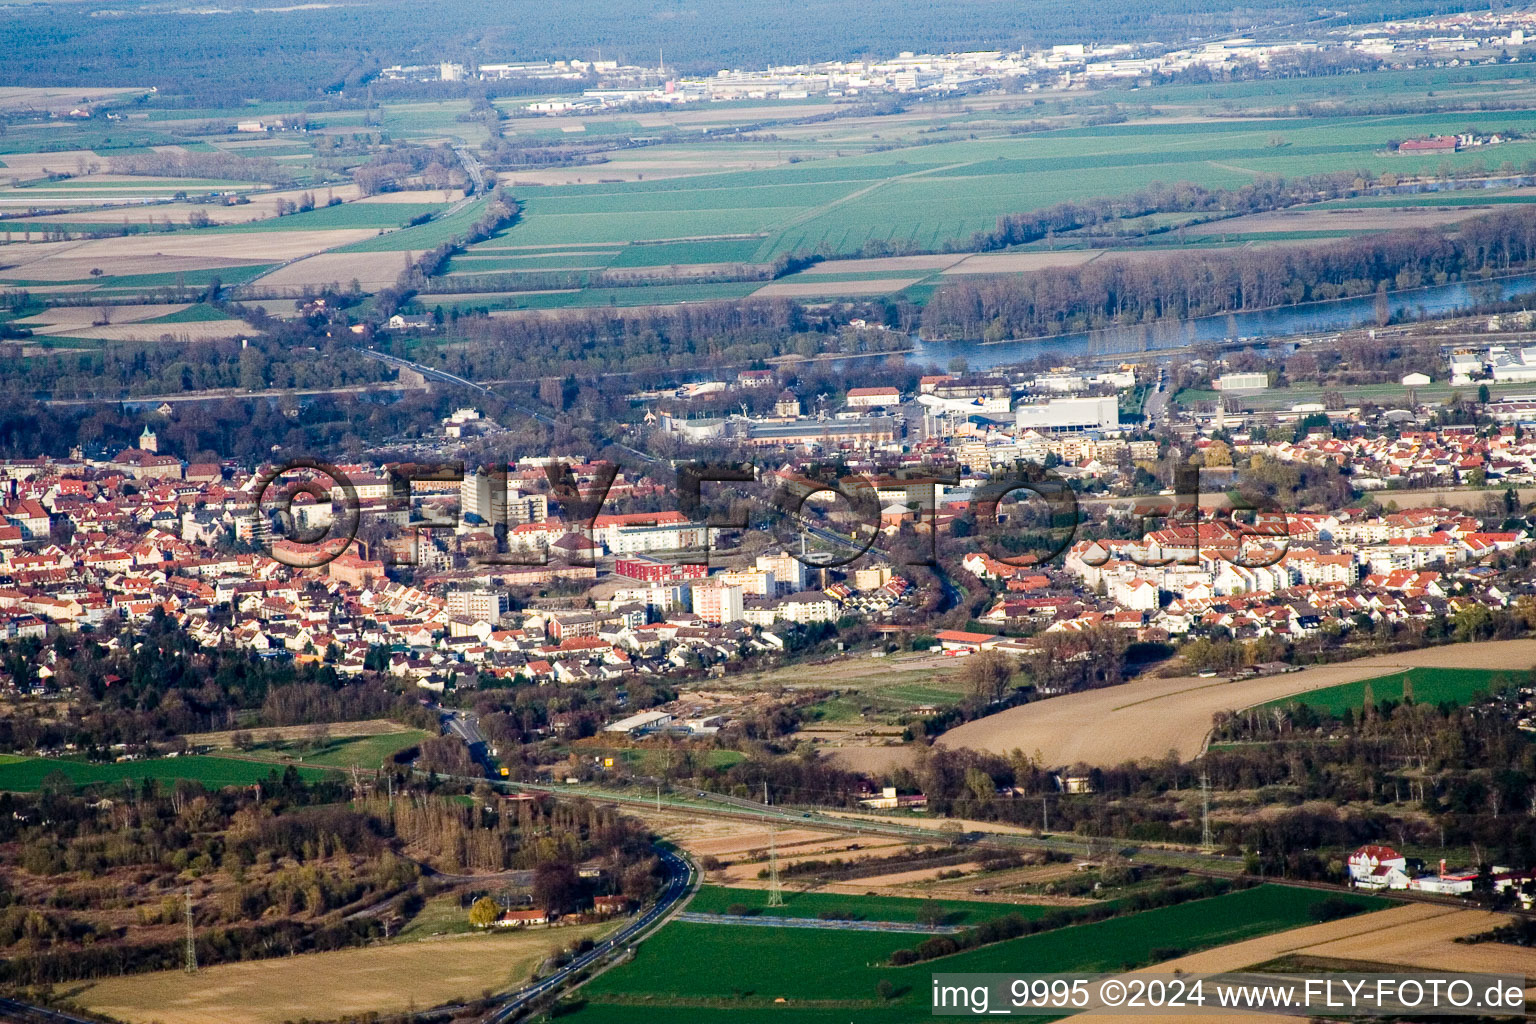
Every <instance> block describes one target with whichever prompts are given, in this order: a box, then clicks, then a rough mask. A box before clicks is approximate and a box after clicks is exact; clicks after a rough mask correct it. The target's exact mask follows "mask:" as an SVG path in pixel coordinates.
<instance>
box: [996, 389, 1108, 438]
mask: <svg viewBox="0 0 1536 1024" xmlns="http://www.w3.org/2000/svg"><path fill="white" fill-rule="evenodd" d="M1013 415H1014V422H1015V423H1016V424H1017V425H1018V428H1019V429H1020V430H1039V431H1042V432H1045V431H1064V430H1118V429H1119V427H1120V402H1119V399H1117V398H1116V397H1115V396H1114V395H1104V396H1102V397H1099V398H1052V399H1050V400H1049V401H1045V402H1030V403H1028V404H1025V405H1021V406H1019V407H1018V408H1017V409H1015V410H1014V412H1013Z"/></svg>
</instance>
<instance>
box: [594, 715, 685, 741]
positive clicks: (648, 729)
mask: <svg viewBox="0 0 1536 1024" xmlns="http://www.w3.org/2000/svg"><path fill="white" fill-rule="evenodd" d="M671 723H672V716H671V715H669V714H667V712H665V711H642V712H640V713H639V714H638V715H630V716H629V717H628V718H621V719H619V720H618V721H617V722H612V723H610V724H608V725H605V726H603V732H621V733H624V734H625V735H626V736H644V735H646V734H647V733H652V732H655V731H656V730H657V729H663V728H665V727H667V726H668V725H670V724H671Z"/></svg>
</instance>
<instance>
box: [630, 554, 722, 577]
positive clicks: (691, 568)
mask: <svg viewBox="0 0 1536 1024" xmlns="http://www.w3.org/2000/svg"><path fill="white" fill-rule="evenodd" d="M613 574H614V575H615V576H624V577H627V578H629V579H632V580H639V581H641V582H642V583H682V582H684V581H685V580H701V579H703V578H704V577H706V576H708V575H709V566H707V565H687V564H673V563H671V562H660V561H657V560H656V559H654V558H646V557H645V556H644V555H631V556H629V557H627V558H616V559H614V562H613Z"/></svg>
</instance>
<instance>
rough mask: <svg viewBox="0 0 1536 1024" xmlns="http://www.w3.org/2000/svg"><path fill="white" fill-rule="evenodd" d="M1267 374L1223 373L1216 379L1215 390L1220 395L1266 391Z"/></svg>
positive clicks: (1267, 385) (1267, 386) (1267, 383)
mask: <svg viewBox="0 0 1536 1024" xmlns="http://www.w3.org/2000/svg"><path fill="white" fill-rule="evenodd" d="M1268 389H1269V374H1267V373H1224V374H1222V375H1221V376H1220V377H1217V378H1216V390H1217V391H1220V392H1221V393H1222V394H1228V393H1230V392H1233V391H1267V390H1268Z"/></svg>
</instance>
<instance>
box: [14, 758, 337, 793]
mask: <svg viewBox="0 0 1536 1024" xmlns="http://www.w3.org/2000/svg"><path fill="white" fill-rule="evenodd" d="M274 771H278V772H281V771H282V769H280V768H276V767H274V766H272V765H267V764H258V763H256V762H254V761H241V760H236V759H235V758H229V757H207V756H199V755H192V756H189V757H157V758H151V759H149V760H145V761H119V762H115V763H113V764H90V763H87V762H85V761H66V760H64V759H62V758H55V757H28V758H22V759H20V760H17V761H11V762H7V763H4V764H0V790H12V791H15V792H20V793H32V792H35V791H37V790H38V789H40V788H42V785H43V780H45V779H46V778H48V776H50V775H52V774H54V773H55V772H57V773H60V774H62V775H64V776H65V777H66V778H68V779H69V780H70V781H71V782H73V783H74V784H75V785H77V786H90V785H96V784H98V783H114V782H123V781H125V780H133V781H139V780H141V779H157V780H159V781H161V782H173V781H175V780H176V779H191V780H193V781H195V782H201V783H202V784H203V785H205V786H208V787H210V788H214V789H218V788H222V787H224V786H249V785H251V784H252V783H256V782H263V781H265V780H266V779H267V778H268V777H269V776H270V775H271V774H272V772H274ZM298 771H299V774H300V776H302V777H303V778H305V779H307V780H310V781H313V780H315V779H320V778H323V777H324V773H323V772H320V771H317V770H316V769H313V768H303V767H301V768H299V769H298Z"/></svg>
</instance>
